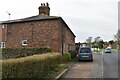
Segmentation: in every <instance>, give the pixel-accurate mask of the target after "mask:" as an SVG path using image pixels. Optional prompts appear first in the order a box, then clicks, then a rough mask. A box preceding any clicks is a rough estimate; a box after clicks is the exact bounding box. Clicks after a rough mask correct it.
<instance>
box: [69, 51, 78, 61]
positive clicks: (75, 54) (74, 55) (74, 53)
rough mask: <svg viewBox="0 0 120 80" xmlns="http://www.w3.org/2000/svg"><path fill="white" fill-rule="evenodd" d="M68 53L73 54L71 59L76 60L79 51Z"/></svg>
mask: <svg viewBox="0 0 120 80" xmlns="http://www.w3.org/2000/svg"><path fill="white" fill-rule="evenodd" d="M68 52H69V53H70V54H71V59H74V58H76V56H77V51H75V50H70V51H68Z"/></svg>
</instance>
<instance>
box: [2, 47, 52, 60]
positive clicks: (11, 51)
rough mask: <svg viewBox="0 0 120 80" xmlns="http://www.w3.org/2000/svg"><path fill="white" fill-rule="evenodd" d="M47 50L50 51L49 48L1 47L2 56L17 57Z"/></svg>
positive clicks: (46, 51)
mask: <svg viewBox="0 0 120 80" xmlns="http://www.w3.org/2000/svg"><path fill="white" fill-rule="evenodd" d="M48 52H51V49H50V48H4V49H2V58H3V59H6V58H19V57H25V56H30V55H33V54H42V53H48Z"/></svg>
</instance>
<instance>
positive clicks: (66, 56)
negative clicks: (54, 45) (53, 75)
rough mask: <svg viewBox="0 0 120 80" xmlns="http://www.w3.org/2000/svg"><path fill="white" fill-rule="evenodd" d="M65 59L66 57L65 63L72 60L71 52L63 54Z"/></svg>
mask: <svg viewBox="0 0 120 80" xmlns="http://www.w3.org/2000/svg"><path fill="white" fill-rule="evenodd" d="M63 57H64V61H65V62H67V61H70V60H71V55H70V53H69V52H65V53H63Z"/></svg>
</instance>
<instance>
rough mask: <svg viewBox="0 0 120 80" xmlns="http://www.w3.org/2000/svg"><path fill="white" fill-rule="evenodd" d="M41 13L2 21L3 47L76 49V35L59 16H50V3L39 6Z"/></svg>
mask: <svg viewBox="0 0 120 80" xmlns="http://www.w3.org/2000/svg"><path fill="white" fill-rule="evenodd" d="M38 9H39V15H36V16H32V17H28V18H24V19H16V20H9V21H3V22H1V23H0V47H1V48H23V47H27V48H38V47H49V48H51V49H52V50H53V51H55V52H66V51H68V50H74V49H75V35H74V33H73V32H72V31H71V29H70V28H69V27H68V25H67V24H66V23H65V21H64V20H63V19H62V18H61V17H58V16H50V8H49V4H48V3H46V4H45V3H43V4H41V6H40V7H39V8H38Z"/></svg>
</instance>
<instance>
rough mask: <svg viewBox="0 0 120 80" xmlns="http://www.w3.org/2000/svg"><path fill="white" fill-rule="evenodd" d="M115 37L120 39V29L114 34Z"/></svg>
mask: <svg viewBox="0 0 120 80" xmlns="http://www.w3.org/2000/svg"><path fill="white" fill-rule="evenodd" d="M114 39H115V40H116V41H120V29H119V30H118V32H117V33H116V34H115V35H114Z"/></svg>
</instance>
